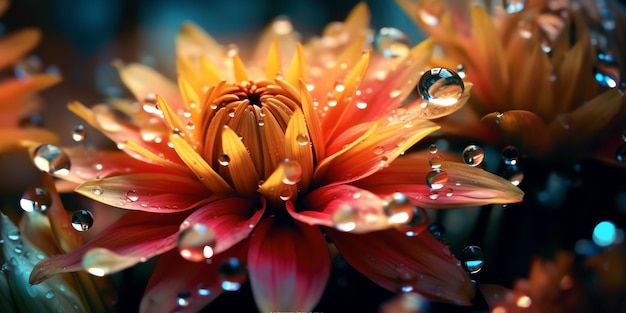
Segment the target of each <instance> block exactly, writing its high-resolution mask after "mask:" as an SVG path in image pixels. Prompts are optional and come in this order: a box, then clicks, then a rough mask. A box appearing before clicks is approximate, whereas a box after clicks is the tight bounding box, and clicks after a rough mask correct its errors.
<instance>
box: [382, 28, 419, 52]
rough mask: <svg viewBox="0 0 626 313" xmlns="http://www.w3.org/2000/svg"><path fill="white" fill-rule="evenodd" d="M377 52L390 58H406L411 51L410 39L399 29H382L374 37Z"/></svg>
mask: <svg viewBox="0 0 626 313" xmlns="http://www.w3.org/2000/svg"><path fill="white" fill-rule="evenodd" d="M373 46H374V49H375V50H376V52H378V53H380V54H382V55H383V56H385V57H388V58H397V57H404V56H406V55H408V54H409V51H410V50H411V48H410V44H409V38H408V37H407V36H406V35H405V34H404V33H403V32H402V31H401V30H399V29H397V28H393V27H382V28H381V29H379V30H378V32H377V33H376V35H375V36H374V42H373Z"/></svg>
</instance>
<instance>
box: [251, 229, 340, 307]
mask: <svg viewBox="0 0 626 313" xmlns="http://www.w3.org/2000/svg"><path fill="white" fill-rule="evenodd" d="M277 219H278V218H271V217H270V218H266V219H264V220H262V221H261V223H259V225H257V227H256V228H255V230H254V232H253V234H252V237H251V238H250V249H249V250H248V271H249V274H250V283H251V285H252V291H253V293H254V299H255V301H256V304H257V306H258V308H259V310H260V311H261V312H270V311H307V312H308V311H309V310H311V309H312V308H313V307H314V306H315V305H316V304H317V302H318V301H319V299H320V298H321V296H322V293H323V292H324V288H325V286H326V282H327V280H328V276H329V275H330V256H329V253H328V249H327V245H326V241H325V240H324V237H323V236H322V234H321V233H320V231H319V229H317V228H316V227H310V226H307V225H304V224H302V223H299V222H297V221H296V222H295V223H293V224H291V223H287V222H283V221H279V220H277Z"/></svg>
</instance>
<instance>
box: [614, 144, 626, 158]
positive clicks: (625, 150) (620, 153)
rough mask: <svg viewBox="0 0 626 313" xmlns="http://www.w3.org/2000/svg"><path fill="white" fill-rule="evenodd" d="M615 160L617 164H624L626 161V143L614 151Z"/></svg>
mask: <svg viewBox="0 0 626 313" xmlns="http://www.w3.org/2000/svg"><path fill="white" fill-rule="evenodd" d="M615 160H617V161H618V162H624V160H626V143H625V144H622V145H620V146H619V147H617V150H616V151H615Z"/></svg>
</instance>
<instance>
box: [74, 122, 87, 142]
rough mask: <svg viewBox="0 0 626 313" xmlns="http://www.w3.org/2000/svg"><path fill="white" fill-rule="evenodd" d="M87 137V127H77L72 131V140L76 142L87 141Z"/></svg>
mask: <svg viewBox="0 0 626 313" xmlns="http://www.w3.org/2000/svg"><path fill="white" fill-rule="evenodd" d="M86 135H87V130H85V126H83V125H76V126H74V129H73V130H72V139H73V140H74V141H76V142H81V141H83V140H85V136H86Z"/></svg>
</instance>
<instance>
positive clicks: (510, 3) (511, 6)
mask: <svg viewBox="0 0 626 313" xmlns="http://www.w3.org/2000/svg"><path fill="white" fill-rule="evenodd" d="M525 5H526V0H505V1H504V6H505V9H506V13H509V14H513V13H517V12H519V11H521V10H523V9H524V6H525Z"/></svg>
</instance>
